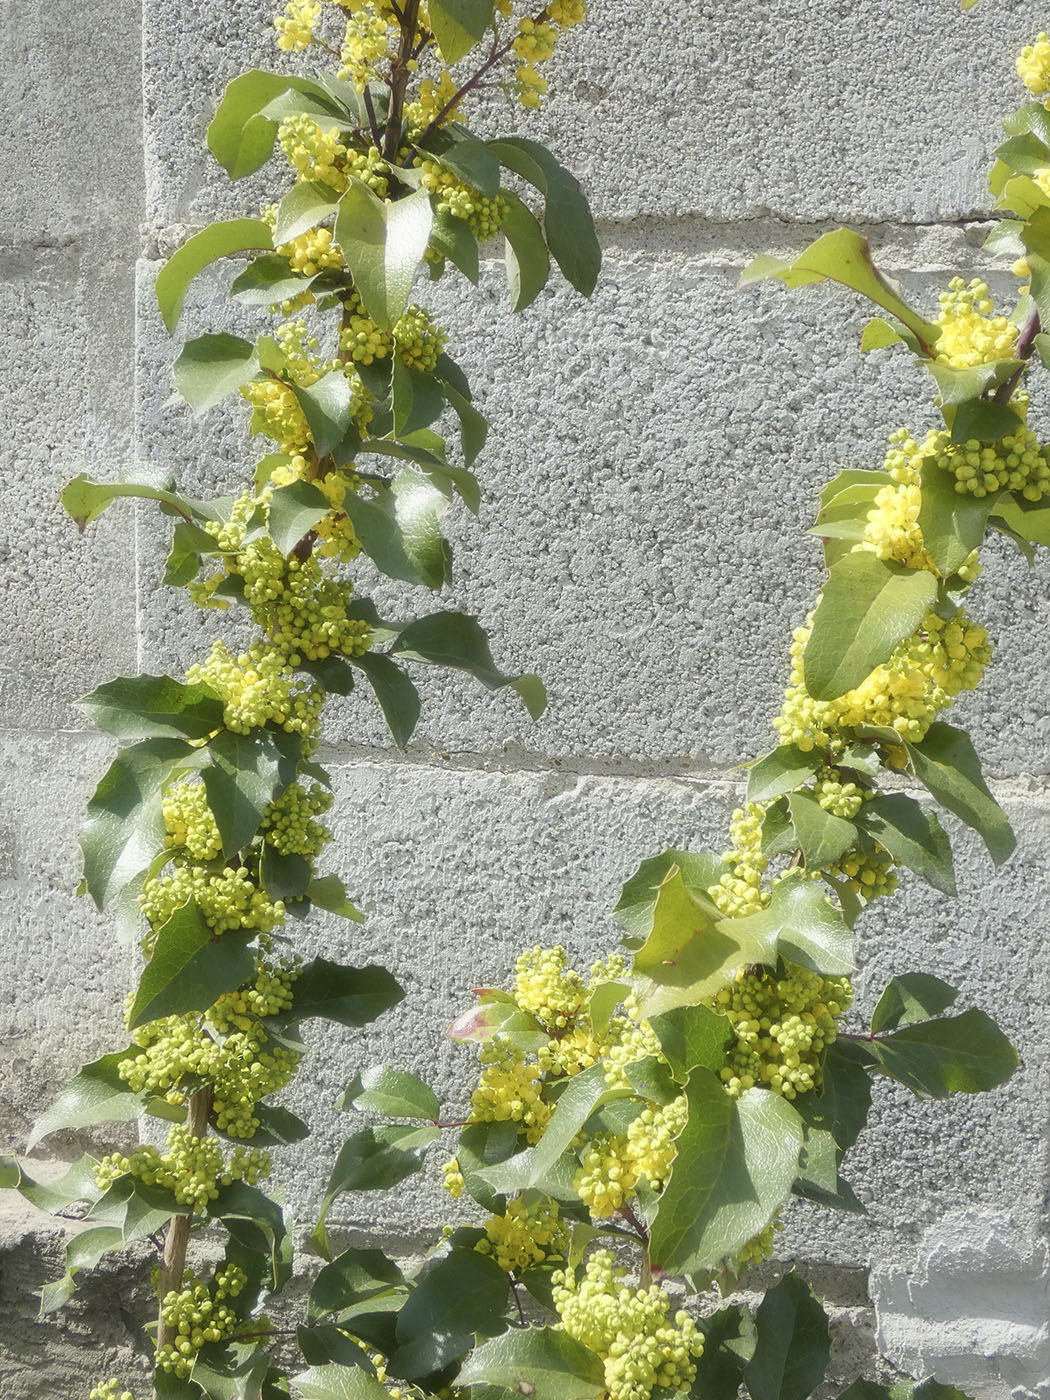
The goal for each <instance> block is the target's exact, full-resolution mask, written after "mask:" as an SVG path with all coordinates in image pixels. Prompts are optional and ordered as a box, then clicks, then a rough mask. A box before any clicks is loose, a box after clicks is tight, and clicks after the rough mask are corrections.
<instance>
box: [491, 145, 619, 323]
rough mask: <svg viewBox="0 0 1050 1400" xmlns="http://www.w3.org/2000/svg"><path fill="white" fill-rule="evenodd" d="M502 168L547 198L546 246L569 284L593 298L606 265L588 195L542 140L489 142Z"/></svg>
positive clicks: (545, 216)
mask: <svg viewBox="0 0 1050 1400" xmlns="http://www.w3.org/2000/svg"><path fill="white" fill-rule="evenodd" d="M489 149H490V150H492V151H493V152H494V153H495V155H496V156H497V157H498V158H499V162H500V164H501V165H503V166H505V167H506V168H507V169H508V170H513V171H514V172H515V173H516V174H518V175H520V176H521V177H522V179H524V180H527V181H528V182H529V184H530V185H534V186H535V188H536V189H538V190H539V191H540V193H541V194H542V195H543V196H544V210H543V230H544V234H545V235H546V239H547V246H548V248H550V250H551V253H552V254H553V256H554V260H555V262H556V263H557V264H558V266H559V267H560V268H561V270H562V273H563V274H564V276H565V279H566V280H567V281H568V282H569V283H570V284H571V285H572V286H573V287H575V288H576V290H577V291H578V292H582V293H583V294H584V296H590V294H591V293H592V292H593V291H594V288H595V285H596V284H597V281H598V273H599V271H600V270H601V265H602V253H601V247H600V245H599V243H598V239H597V236H596V235H595V232H594V222H593V220H592V218H591V211H590V209H589V208H588V206H587V200H586V199H585V198H584V194H583V191H582V190H581V189H580V186H579V183H578V182H577V180H576V179H575V177H574V176H572V175H570V174H569V172H568V171H567V170H566V169H565V167H564V166H563V165H561V164H559V162H558V161H557V160H555V158H554V157H553V156H552V155H551V153H550V151H548V150H547V148H546V147H545V146H541V145H540V143H539V142H538V141H530V140H527V139H526V138H525V137H521V136H514V137H510V138H507V139H504V140H500V141H490V142H489Z"/></svg>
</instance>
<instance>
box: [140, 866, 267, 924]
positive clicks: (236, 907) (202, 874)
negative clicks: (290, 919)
mask: <svg viewBox="0 0 1050 1400" xmlns="http://www.w3.org/2000/svg"><path fill="white" fill-rule="evenodd" d="M191 899H192V900H196V902H197V907H198V909H199V910H200V912H201V917H202V918H203V919H204V922H205V923H206V924H207V925H208V927H209V928H210V929H211V930H212V932H213V933H215V934H222V933H229V932H231V931H232V930H234V929H254V930H256V931H257V932H259V933H270V932H271V931H272V930H273V929H275V928H276V927H277V925H278V924H282V923H283V922H284V916H285V907H284V904H283V903H282V902H281V901H280V900H279V899H278V900H271V899H270V897H269V895H268V894H267V893H266V891H265V890H263V889H260V888H259V886H258V885H257V884H256V883H255V880H254V879H253V878H252V875H251V872H250V871H248V870H247V869H246V868H245V867H244V866H241V865H238V866H235V867H233V868H229V867H226V868H224V869H223V870H220V871H216V872H212V871H210V870H209V869H207V868H206V867H205V866H200V865H192V864H187V865H178V864H177V865H176V866H175V868H174V869H173V871H172V872H171V874H170V875H159V876H156V875H155V876H154V877H153V878H152V879H149V880H147V881H146V883H145V884H144V885H143V887H142V890H141V893H140V894H139V908H140V910H141V911H142V914H143V916H144V918H146V919H147V920H148V922H149V924H150V927H151V928H152V929H154V930H158V929H161V928H163V927H164V925H165V924H166V923H167V922H168V920H169V919H170V918H171V916H172V915H173V914H174V913H175V910H176V909H181V908H182V906H183V905H184V904H188V903H189V902H190V900H191Z"/></svg>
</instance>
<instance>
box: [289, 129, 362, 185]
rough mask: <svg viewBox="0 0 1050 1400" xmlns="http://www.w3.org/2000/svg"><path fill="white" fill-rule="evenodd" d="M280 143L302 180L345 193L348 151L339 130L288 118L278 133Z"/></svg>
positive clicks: (290, 163)
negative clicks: (311, 181) (315, 181)
mask: <svg viewBox="0 0 1050 1400" xmlns="http://www.w3.org/2000/svg"><path fill="white" fill-rule="evenodd" d="M277 143H278V145H279V146H280V148H281V150H282V151H283V153H284V157H285V159H286V160H287V162H288V164H289V165H290V166H291V167H292V169H293V170H294V171H295V172H296V176H297V178H298V179H299V180H319V181H320V182H321V183H322V184H323V185H328V186H329V187H330V188H331V189H333V190H339V191H340V192H341V191H343V190H345V189H346V187H347V185H348V183H349V181H348V180H347V178H346V160H347V154H348V153H347V148H346V146H345V145H344V144H343V142H342V141H340V139H339V128H338V127H337V126H332V127H329V129H328V130H327V131H325V130H323V128H322V127H321V124H320V123H319V122H316V121H315V120H314V119H313V117H308V116H306V115H305V114H302V113H301V114H300V115H299V116H296V117H285V119H284V121H283V122H282V123H281V125H280V127H279V128H278V130H277Z"/></svg>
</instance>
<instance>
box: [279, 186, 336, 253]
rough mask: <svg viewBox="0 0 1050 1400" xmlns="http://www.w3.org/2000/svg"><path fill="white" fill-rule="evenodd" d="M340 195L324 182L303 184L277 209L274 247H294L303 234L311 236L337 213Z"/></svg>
mask: <svg viewBox="0 0 1050 1400" xmlns="http://www.w3.org/2000/svg"><path fill="white" fill-rule="evenodd" d="M340 197H341V196H340V194H339V191H338V190H333V189H332V188H331V186H330V185H325V184H323V183H322V182H321V181H320V180H299V181H298V182H297V183H296V184H294V185H293V186H292V188H291V189H290V190H289V191H288V193H287V194H286V195H285V197H284V198H283V199H282V200H281V202H280V204H279V205H278V206H277V224H276V227H275V228H274V231H273V242H274V247H275V248H279V247H280V246H281V244H282V243H290V242H291V241H292V239H293V238H298V237H299V236H300V234H303V233H309V231H310V230H311V229H313V228H316V227H317V226H318V224H323V223H324V221H325V220H326V219H330V218H331V217H332V215H333V214H334V213H335V212H336V209H337V207H338V205H339V200H340Z"/></svg>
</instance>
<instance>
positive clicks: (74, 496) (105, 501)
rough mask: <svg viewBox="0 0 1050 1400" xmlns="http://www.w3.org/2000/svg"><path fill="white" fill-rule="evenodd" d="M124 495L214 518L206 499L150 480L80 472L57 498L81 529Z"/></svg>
mask: <svg viewBox="0 0 1050 1400" xmlns="http://www.w3.org/2000/svg"><path fill="white" fill-rule="evenodd" d="M124 496H136V497H140V498H142V499H145V500H150V501H160V503H161V505H162V506H167V507H168V510H169V511H171V512H174V513H175V514H176V515H181V516H182V517H183V519H184V520H190V519H191V518H192V519H195V520H214V519H217V518H218V516H217V512H216V510H215V508H214V506H213V505H211V503H209V502H207V501H193V500H190V499H189V498H187V497H185V496H179V495H177V494H176V492H174V491H171V490H169V489H168V488H167V487H163V486H157V485H155V484H154V483H152V482H149V481H112V482H110V481H91V480H90V479H89V478H88V477H86V476H85V475H84V473H83V472H81V473H80V475H79V476H75V477H74V478H73V480H72V481H69V482H67V483H66V485H65V486H64V487H63V489H62V494H61V496H60V498H59V499H60V500H61V502H62V505H63V506H64V507H65V509H66V510H67V511H68V512H69V514H70V515H71V516H72V517H73V519H74V520H75V521H76V523H77V526H78V528H79V529H80V531H81V533H83V531H84V528H85V526H87V525H89V524H90V523H91V521H92V520H97V518H98V517H99V516H100V515H101V514H102V512H103V511H104V510H105V509H106V507H107V506H109V505H112V503H113V502H114V501H115V500H119V499H120V498H121V497H124Z"/></svg>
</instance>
